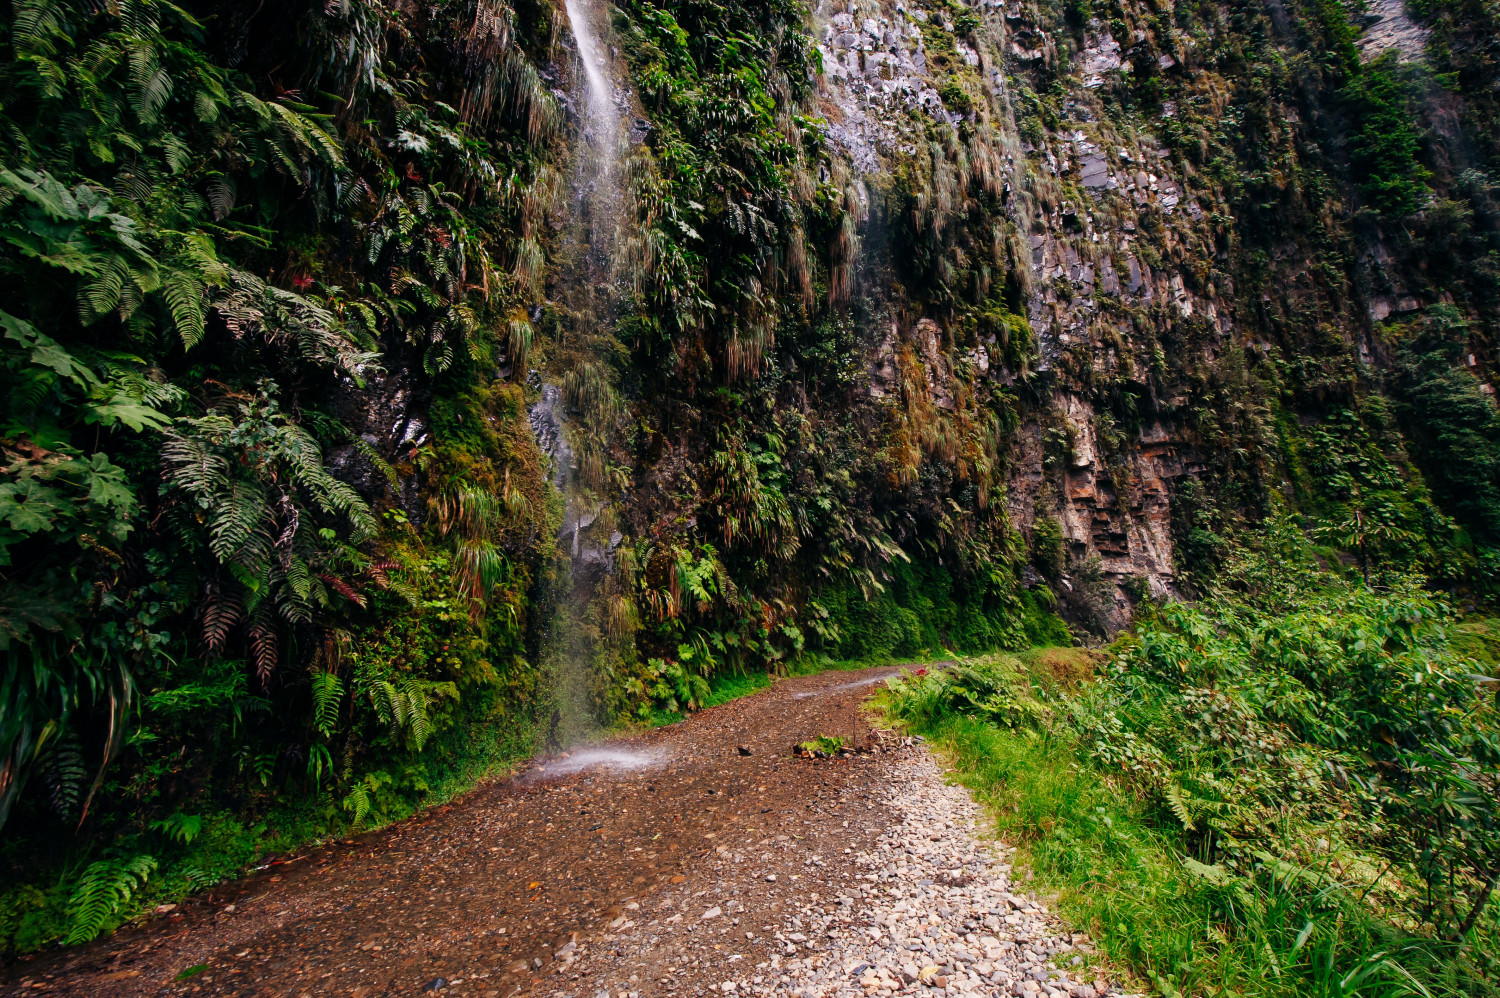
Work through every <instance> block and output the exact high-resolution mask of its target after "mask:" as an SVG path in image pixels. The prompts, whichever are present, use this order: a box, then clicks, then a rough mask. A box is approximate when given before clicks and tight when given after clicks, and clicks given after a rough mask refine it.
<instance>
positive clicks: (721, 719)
mask: <svg viewBox="0 0 1500 998" xmlns="http://www.w3.org/2000/svg"><path fill="white" fill-rule="evenodd" d="M896 671H897V670H895V669H871V670H865V671H863V672H832V673H824V674H823V675H820V676H814V677H801V678H796V679H790V680H786V681H783V682H781V683H778V684H777V685H776V686H774V687H773V688H771V689H769V690H766V691H763V692H761V693H758V694H756V695H754V696H751V697H747V698H744V699H742V700H738V701H734V702H732V703H729V704H726V705H724V706H722V707H718V708H714V709H712V710H707V711H703V712H701V713H699V714H697V715H694V716H693V717H691V718H689V719H687V720H685V721H683V722H681V723H679V724H676V725H673V726H671V727H668V728H662V729H658V730H656V731H652V732H648V733H645V734H642V735H639V736H637V737H633V738H629V739H623V740H620V741H616V742H612V743H609V744H608V745H604V746H599V747H597V748H596V749H592V750H585V751H580V752H576V753H574V754H573V755H571V756H570V757H565V758H557V759H550V760H540V761H538V762H537V763H535V764H533V765H532V766H530V767H529V768H528V769H526V770H525V771H523V772H522V773H521V774H519V775H517V776H516V777H514V778H511V779H507V780H504V781H498V782H495V783H493V784H490V785H488V786H485V787H483V788H481V789H479V790H477V791H475V792H474V793H472V794H470V795H469V796H467V797H465V798H463V799H462V800H460V801H458V802H456V803H454V804H452V805H449V806H447V807H443V808H438V809H436V810H434V811H432V812H429V813H427V814H425V815H422V816H420V817H418V818H415V819H413V820H411V821H408V822H405V823H402V824H400V825H397V826H394V827H392V828H389V829H386V830H383V831H381V832H378V833H373V834H371V835H368V836H365V837H364V838H362V839H360V840H358V841H357V842H355V843H352V844H347V845H340V846H335V847H331V848H328V849H326V850H323V851H320V852H316V853H313V854H311V855H309V856H307V857H305V858H303V859H301V860H300V861H298V862H295V863H289V864H286V865H283V866H279V867H276V868H274V870H271V871H267V872H266V873H264V874H262V875H259V876H257V877H253V878H250V879H248V880H245V881H241V882H238V883H236V884H233V885H230V886H229V887H227V888H220V889H219V890H217V891H215V892H213V893H211V894H209V895H207V896H205V897H202V898H200V899H197V900H196V901H194V902H191V903H189V904H186V905H184V906H182V908H181V909H180V910H178V911H175V912H172V913H171V915H169V916H167V917H165V918H161V919H158V920H156V921H154V922H152V923H150V924H148V925H145V926H143V927H139V928H130V929H126V930H123V931H122V932H120V933H118V934H117V935H115V936H114V937H112V938H110V939H108V940H105V941H103V942H101V943H99V944H96V945H94V946H92V947H88V948H85V949H83V950H80V951H74V952H70V953H60V954H53V955H50V956H46V957H41V958H38V959H36V960H33V961H31V962H29V963H23V964H20V965H18V966H17V967H15V968H13V969H12V974H11V976H10V978H9V979H8V981H7V983H5V984H4V985H0V994H5V995H23V994H24V995H37V994H68V995H83V996H94V995H99V996H105V995H107V996H124V995H181V994H201V995H267V996H271V995H276V996H280V995H289V996H302V995H307V996H313V995H340V996H349V998H373V996H377V995H411V994H419V993H432V992H444V993H448V992H452V993H454V994H456V995H462V994H472V995H475V996H485V998H511V996H515V995H568V996H572V998H641V996H647V995H652V996H654V995H697V994H707V993H709V992H710V991H712V992H715V993H719V994H732V993H738V994H742V995H750V994H755V995H792V994H796V995H801V996H804V998H806V996H832V995H849V996H864V995H876V994H880V995H884V994H892V993H898V992H899V993H902V994H932V995H956V994H983V995H1010V996H1017V998H1102V996H1104V995H1106V994H1108V993H1109V992H1108V986H1107V984H1106V983H1105V982H1104V981H1103V980H1102V979H1100V980H1094V981H1092V983H1090V982H1088V980H1087V979H1088V978H1091V977H1094V976H1095V975H1094V974H1093V973H1092V971H1090V970H1089V969H1088V965H1087V964H1086V963H1085V961H1084V956H1082V955H1080V954H1081V953H1086V952H1087V945H1086V941H1085V940H1083V939H1082V937H1080V936H1076V935H1069V934H1067V933H1066V932H1065V931H1064V930H1063V929H1062V927H1060V926H1058V925H1057V924H1056V922H1055V920H1054V919H1053V918H1052V916H1050V915H1048V914H1047V913H1046V911H1045V908H1044V907H1042V906H1041V905H1039V904H1038V903H1037V902H1036V901H1035V899H1033V898H1030V897H1029V896H1027V895H1023V894H1013V893H1011V891H1010V885H1009V881H1008V871H1009V869H1010V868H1009V866H1008V865H1007V864H1006V863H1005V852H1004V850H1003V849H998V850H997V849H995V848H993V847H992V846H991V845H989V844H987V843H986V842H985V841H983V836H982V834H979V833H978V831H977V829H978V828H979V827H980V825H981V824H982V822H981V820H980V816H979V813H978V809H977V808H976V807H975V806H974V805H973V803H972V801H970V800H969V798H968V796H967V794H966V793H965V792H964V791H962V790H961V789H960V788H956V787H950V786H946V785H944V783H943V780H942V778H941V775H940V773H939V772H938V770H937V769H936V768H935V766H934V763H933V760H932V759H931V757H930V756H929V755H928V754H927V752H926V750H925V748H924V747H923V746H921V745H913V744H911V743H910V742H909V740H902V739H898V738H896V737H895V736H893V735H890V734H889V733H881V732H876V731H872V729H871V727H870V725H869V724H868V721H867V719H866V718H865V717H864V716H863V714H862V711H861V704H862V703H863V702H864V701H865V700H866V699H867V698H868V697H869V695H870V694H871V693H872V692H873V690H874V689H875V684H876V683H878V682H880V681H882V680H883V679H885V678H887V677H889V676H890V675H893V674H894V673H895V672H896ZM818 735H834V736H841V737H843V738H845V739H847V740H850V741H851V742H852V743H853V744H856V745H859V746H861V747H863V748H867V749H870V751H865V752H860V753H858V754H854V755H852V756H847V757H839V758H832V759H808V758H798V757H795V756H794V755H793V754H792V752H791V748H792V746H793V744H794V743H796V742H800V741H804V740H807V739H810V738H813V737H815V736H818ZM1075 946H1077V947H1079V951H1078V952H1075V951H1074V947H1075ZM1064 960H1066V961H1067V963H1063V962H1062V961H1064ZM1080 967H1081V968H1082V969H1078V968H1080ZM1059 968H1061V969H1059ZM1070 973H1071V976H1070Z"/></svg>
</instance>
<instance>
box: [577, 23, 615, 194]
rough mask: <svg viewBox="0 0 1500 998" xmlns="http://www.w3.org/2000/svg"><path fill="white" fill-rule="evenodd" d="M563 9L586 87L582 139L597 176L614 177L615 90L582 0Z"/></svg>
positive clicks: (597, 38)
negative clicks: (591, 150)
mask: <svg viewBox="0 0 1500 998" xmlns="http://www.w3.org/2000/svg"><path fill="white" fill-rule="evenodd" d="M564 6H566V7H567V11H568V24H569V25H570V26H571V27H572V29H573V42H574V44H575V45H577V46H578V61H579V62H581V63H583V76H584V80H585V81H586V82H587V83H588V94H587V100H586V104H587V106H588V115H587V124H586V126H585V128H584V136H585V138H586V139H587V141H588V143H589V145H591V146H593V147H594V163H595V165H596V166H597V168H598V170H599V172H600V174H602V175H603V176H605V177H613V176H614V173H615V168H614V167H615V160H616V159H617V158H618V156H619V144H620V143H619V140H620V110H619V108H618V106H616V104H615V88H614V86H613V85H611V83H610V81H609V74H608V73H607V72H606V68H607V66H606V63H605V56H604V48H603V47H602V46H601V45H600V44H599V36H598V35H597V34H595V32H594V23H593V20H592V18H591V16H590V15H591V14H592V13H593V12H592V11H591V10H590V9H589V8H588V7H587V6H586V4H585V0H567V2H566V4H565V5H564Z"/></svg>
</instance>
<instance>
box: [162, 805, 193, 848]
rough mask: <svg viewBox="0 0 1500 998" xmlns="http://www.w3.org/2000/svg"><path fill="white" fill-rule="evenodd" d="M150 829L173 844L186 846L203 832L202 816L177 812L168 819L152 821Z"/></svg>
mask: <svg viewBox="0 0 1500 998" xmlns="http://www.w3.org/2000/svg"><path fill="white" fill-rule="evenodd" d="M151 828H152V829H153V830H154V831H158V832H161V833H162V834H163V835H165V836H166V837H167V838H169V839H171V840H172V841H174V842H180V843H182V844H183V845H187V844H188V843H190V842H192V841H193V840H194V839H196V838H197V837H198V836H199V834H201V833H202V831H203V816H202V815H201V814H183V813H182V812H181V811H178V812H177V813H176V814H173V815H171V816H170V817H166V818H162V819H161V820H160V821H153V822H152V823H151Z"/></svg>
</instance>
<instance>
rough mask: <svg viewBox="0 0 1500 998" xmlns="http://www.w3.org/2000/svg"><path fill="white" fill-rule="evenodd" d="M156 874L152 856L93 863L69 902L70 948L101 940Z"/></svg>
mask: <svg viewBox="0 0 1500 998" xmlns="http://www.w3.org/2000/svg"><path fill="white" fill-rule="evenodd" d="M155 871H156V860H155V858H153V857H151V856H135V857H133V858H131V859H128V860H124V861H121V860H112V859H101V860H98V861H96V862H93V863H90V864H89V866H88V868H87V869H85V870H84V871H83V874H82V876H80V877H79V878H78V883H77V885H76V886H75V887H74V888H73V894H72V896H71V897H70V898H69V899H68V918H69V922H70V925H69V928H68V936H67V939H66V942H67V943H68V945H70V946H73V945H77V944H78V943H86V942H88V941H89V940H91V939H93V938H94V937H96V936H98V935H99V933H100V932H102V931H103V930H104V927H105V925H106V924H107V923H108V922H109V920H110V919H111V918H113V917H114V916H115V915H116V914H118V913H119V911H120V910H121V909H122V908H124V907H125V906H126V905H127V904H129V903H130V899H131V898H132V897H134V896H135V894H136V892H137V891H139V890H140V889H141V888H142V887H144V886H145V884H146V881H147V880H148V879H150V877H151V874H152V873H154V872H155Z"/></svg>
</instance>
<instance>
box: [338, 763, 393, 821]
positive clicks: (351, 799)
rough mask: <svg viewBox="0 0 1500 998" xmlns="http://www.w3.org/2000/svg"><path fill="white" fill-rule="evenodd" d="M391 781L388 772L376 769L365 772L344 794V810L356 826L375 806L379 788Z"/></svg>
mask: <svg viewBox="0 0 1500 998" xmlns="http://www.w3.org/2000/svg"><path fill="white" fill-rule="evenodd" d="M391 782H392V780H391V777H390V774H389V773H386V772H383V771H380V770H377V771H375V772H373V773H368V774H366V775H365V778H364V779H362V780H360V781H359V782H358V783H356V784H354V786H353V787H351V788H350V789H349V793H348V794H346V795H345V796H344V810H345V811H347V812H349V813H350V814H352V815H353V816H354V817H353V821H352V823H353V824H354V825H356V826H358V825H360V824H362V823H363V822H364V820H365V818H366V817H367V816H368V815H369V814H370V812H371V811H372V810H374V808H375V806H376V803H377V801H378V799H379V794H380V788H381V787H384V786H386V785H387V784H389V783H391Z"/></svg>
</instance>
